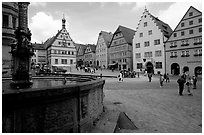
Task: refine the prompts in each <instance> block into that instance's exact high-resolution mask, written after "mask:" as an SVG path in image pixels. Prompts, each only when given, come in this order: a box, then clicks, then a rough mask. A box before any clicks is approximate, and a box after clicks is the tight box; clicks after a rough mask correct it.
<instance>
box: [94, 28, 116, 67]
mask: <svg viewBox="0 0 204 135" xmlns="http://www.w3.org/2000/svg"><path fill="white" fill-rule="evenodd" d="M112 36H113V34H112V33H111V32H105V31H101V32H100V33H99V36H98V41H97V44H96V66H98V67H101V68H107V67H108V59H109V58H108V56H109V53H108V46H109V45H110V41H111V39H112Z"/></svg>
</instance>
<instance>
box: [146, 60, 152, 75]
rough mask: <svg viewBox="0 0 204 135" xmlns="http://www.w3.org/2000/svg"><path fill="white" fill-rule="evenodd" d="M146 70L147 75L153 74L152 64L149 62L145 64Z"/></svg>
mask: <svg viewBox="0 0 204 135" xmlns="http://www.w3.org/2000/svg"><path fill="white" fill-rule="evenodd" d="M146 70H147V73H154V69H153V64H152V63H151V62H147V64H146Z"/></svg>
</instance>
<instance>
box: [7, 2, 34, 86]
mask: <svg viewBox="0 0 204 135" xmlns="http://www.w3.org/2000/svg"><path fill="white" fill-rule="evenodd" d="M29 4H30V3H29V2H18V6H19V19H18V20H19V22H18V25H19V27H18V28H17V29H16V30H15V32H14V34H15V41H14V42H13V43H12V44H11V54H12V82H11V83H10V86H11V88H17V89H20V88H29V87H31V86H32V84H33V83H32V77H31V73H30V70H31V56H32V55H33V54H34V50H33V47H32V44H31V42H30V41H31V32H30V30H29V28H28V12H27V11H28V5H29Z"/></svg>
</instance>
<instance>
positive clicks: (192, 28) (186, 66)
mask: <svg viewBox="0 0 204 135" xmlns="http://www.w3.org/2000/svg"><path fill="white" fill-rule="evenodd" d="M165 47H166V70H167V72H168V73H170V74H172V75H179V74H182V73H183V72H186V71H189V74H190V75H196V76H197V75H201V73H202V13H201V12H200V11H199V10H197V9H195V8H194V7H192V6H191V7H190V8H189V9H188V11H187V12H186V14H185V15H184V16H183V18H182V19H181V21H180V22H179V23H178V25H177V27H176V28H175V30H174V31H173V33H172V35H171V36H170V38H169V39H168V40H167V42H166V45H165Z"/></svg>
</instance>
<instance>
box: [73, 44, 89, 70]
mask: <svg viewBox="0 0 204 135" xmlns="http://www.w3.org/2000/svg"><path fill="white" fill-rule="evenodd" d="M75 45H76V43H75ZM77 46H78V47H77V48H78V49H77V53H76V62H77V66H78V67H82V66H84V54H85V50H86V47H87V46H86V45H83V44H77Z"/></svg>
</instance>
